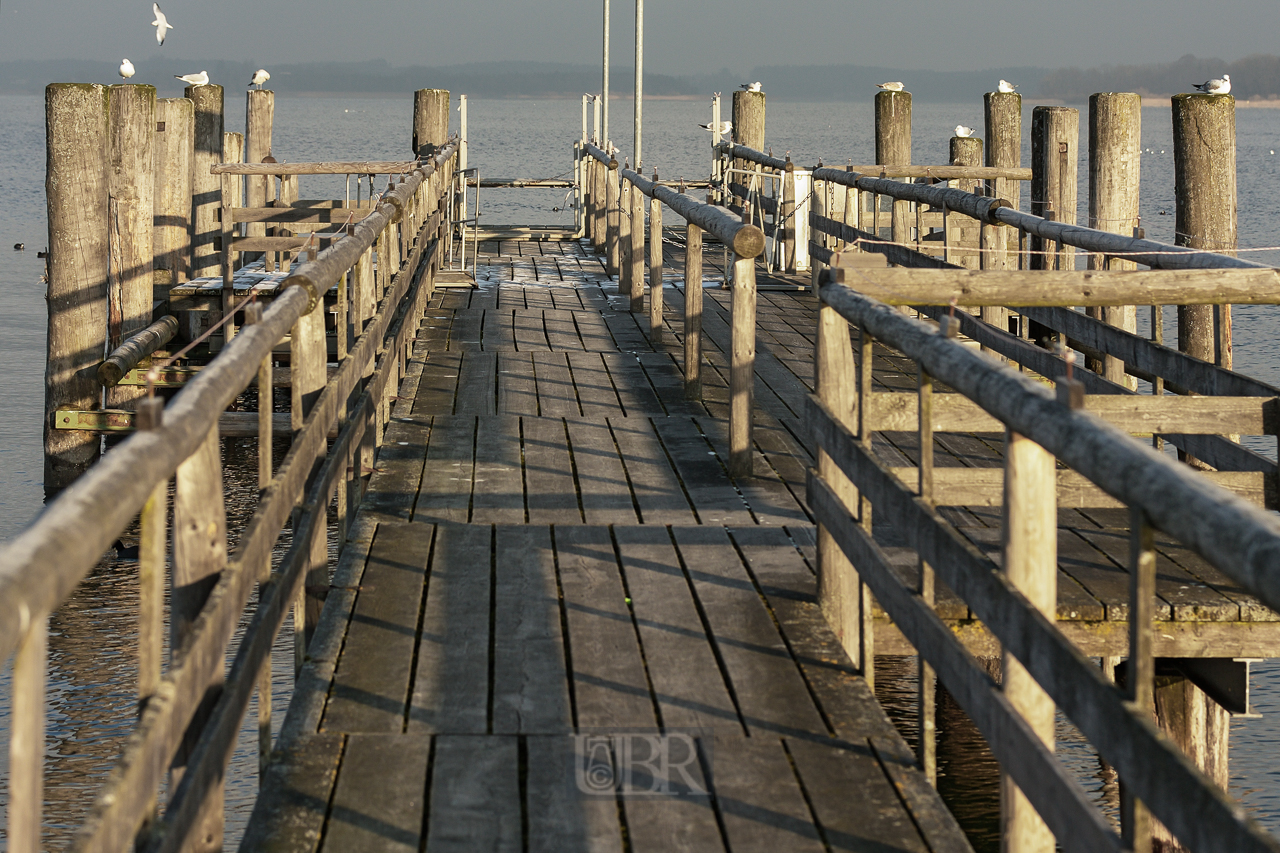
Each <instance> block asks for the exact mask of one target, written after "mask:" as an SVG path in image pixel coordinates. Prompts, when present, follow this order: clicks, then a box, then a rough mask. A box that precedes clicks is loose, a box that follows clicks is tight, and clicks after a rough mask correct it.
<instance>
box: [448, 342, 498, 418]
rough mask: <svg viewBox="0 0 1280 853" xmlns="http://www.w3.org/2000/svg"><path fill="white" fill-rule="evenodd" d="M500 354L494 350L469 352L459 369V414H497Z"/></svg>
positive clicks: (457, 409)
mask: <svg viewBox="0 0 1280 853" xmlns="http://www.w3.org/2000/svg"><path fill="white" fill-rule="evenodd" d="M497 368H498V356H497V353H493V352H468V353H466V354H465V355H464V356H463V357H462V366H461V368H460V369H459V370H458V397H457V402H456V404H455V406H454V411H455V412H456V413H457V414H468V415H493V414H497V411H498V401H497V396H498V394H497Z"/></svg>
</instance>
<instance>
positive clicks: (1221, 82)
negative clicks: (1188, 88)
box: [1195, 74, 1231, 95]
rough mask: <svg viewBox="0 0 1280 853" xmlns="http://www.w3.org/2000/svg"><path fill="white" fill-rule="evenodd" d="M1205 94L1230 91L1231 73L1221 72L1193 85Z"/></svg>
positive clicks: (1219, 93)
mask: <svg viewBox="0 0 1280 853" xmlns="http://www.w3.org/2000/svg"><path fill="white" fill-rule="evenodd" d="M1195 88H1196V89H1197V90H1198V91H1201V92H1204V93H1205V94H1206V95H1225V94H1227V93H1228V92H1230V91H1231V75H1230V74H1223V75H1222V76H1221V77H1215V78H1214V79H1212V80H1206V81H1204V82H1203V83H1200V84H1199V85H1197V86H1196V87H1195Z"/></svg>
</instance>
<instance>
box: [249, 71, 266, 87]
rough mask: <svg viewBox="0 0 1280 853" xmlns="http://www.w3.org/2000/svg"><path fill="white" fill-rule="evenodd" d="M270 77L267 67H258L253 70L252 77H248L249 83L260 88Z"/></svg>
mask: <svg viewBox="0 0 1280 853" xmlns="http://www.w3.org/2000/svg"><path fill="white" fill-rule="evenodd" d="M270 79H271V75H270V74H268V73H267V69H265V68H259V69H258V70H257V71H255V72H253V77H251V78H250V79H249V85H250V86H257V87H258V88H259V89H261V88H262V84H263V83H265V82H267V81H268V80H270Z"/></svg>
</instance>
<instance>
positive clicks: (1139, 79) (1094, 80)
mask: <svg viewBox="0 0 1280 853" xmlns="http://www.w3.org/2000/svg"><path fill="white" fill-rule="evenodd" d="M1223 74H1230V75H1231V94H1233V95H1235V96H1236V98H1237V99H1240V100H1246V99H1259V98H1260V99H1267V100H1274V99H1277V98H1280V56H1267V55H1265V54H1254V55H1252V56H1246V57H1244V58H1243V59H1238V60H1236V61H1235V62H1223V61H1222V60H1221V59H1213V58H1201V57H1197V56H1192V55H1191V54H1187V55H1186V56H1183V57H1180V58H1178V59H1175V60H1174V61H1173V62H1166V63H1161V64H1157V65H1107V66H1102V67H1099V68H1059V69H1057V70H1054V71H1050V72H1048V73H1047V74H1045V75H1044V77H1042V78H1041V80H1040V85H1039V87H1038V94H1039V95H1040V96H1041V97H1043V98H1055V99H1060V100H1064V101H1072V102H1084V101H1085V100H1087V99H1088V97H1089V96H1090V95H1091V94H1093V93H1094V92H1137V93H1138V94H1140V95H1173V94H1177V93H1179V92H1190V91H1193V88H1192V87H1193V86H1195V85H1196V84H1197V83H1203V82H1204V81H1205V80H1210V79H1212V78H1215V77H1221V76H1222V75H1223Z"/></svg>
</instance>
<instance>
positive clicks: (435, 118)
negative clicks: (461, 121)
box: [413, 89, 449, 160]
mask: <svg viewBox="0 0 1280 853" xmlns="http://www.w3.org/2000/svg"><path fill="white" fill-rule="evenodd" d="M448 140H449V90H448V89H419V90H418V91H416V92H414V93H413V153H414V155H415V156H417V157H420V158H422V159H424V160H425V159H427V158H428V157H432V156H434V155H435V153H436V151H438V150H439V149H440V148H441V147H442V146H443V145H444V144H445V143H446V142H447V141H448Z"/></svg>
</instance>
